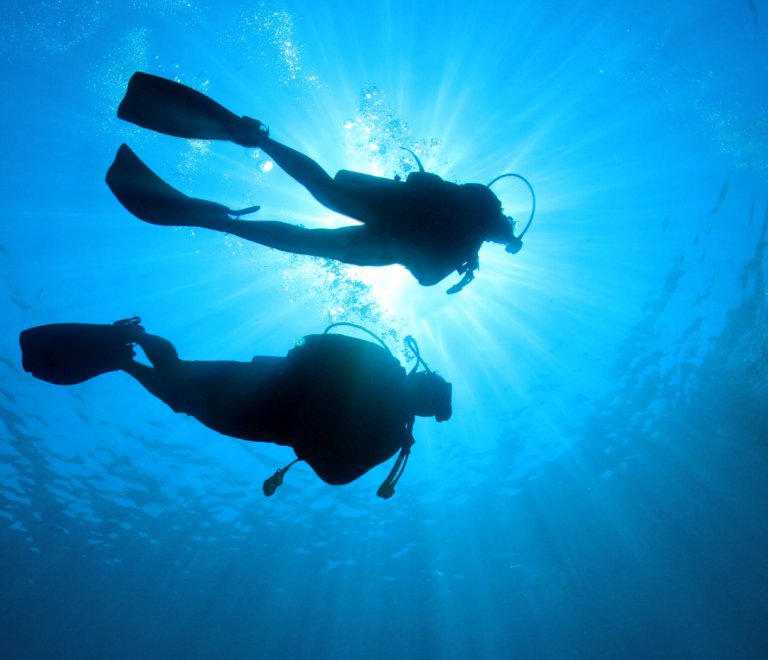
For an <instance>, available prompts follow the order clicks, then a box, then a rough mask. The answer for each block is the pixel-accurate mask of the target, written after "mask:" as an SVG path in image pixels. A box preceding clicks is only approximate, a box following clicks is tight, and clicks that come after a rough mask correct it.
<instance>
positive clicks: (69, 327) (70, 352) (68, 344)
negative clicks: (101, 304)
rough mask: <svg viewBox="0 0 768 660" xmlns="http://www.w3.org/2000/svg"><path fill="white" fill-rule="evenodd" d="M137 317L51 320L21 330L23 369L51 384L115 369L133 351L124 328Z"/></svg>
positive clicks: (129, 357) (79, 380)
mask: <svg viewBox="0 0 768 660" xmlns="http://www.w3.org/2000/svg"><path fill="white" fill-rule="evenodd" d="M140 321H141V319H139V318H138V317H134V318H132V319H126V320H125V321H116V322H115V323H114V324H112V325H93V324H90V323H53V324H50V325H39V326H37V327H35V328H29V329H28V330H24V331H23V332H22V333H21V335H19V344H20V345H21V363H22V366H23V367H24V371H27V372H29V373H31V374H32V375H33V376H34V377H35V378H39V379H40V380H44V381H46V382H48V383H53V384H54V385H75V384H76V383H82V382H85V381H86V380H90V379H91V378H94V377H96V376H99V375H101V374H105V373H107V372H108V371H117V370H118V369H120V367H121V366H122V365H123V364H125V363H126V362H127V361H129V360H131V359H132V358H133V356H134V355H136V353H135V352H134V350H133V348H132V343H131V341H130V340H129V339H128V337H129V336H130V335H129V333H128V332H127V331H126V329H127V327H128V326H137V325H138V323H139V322H140ZM142 329H143V328H142Z"/></svg>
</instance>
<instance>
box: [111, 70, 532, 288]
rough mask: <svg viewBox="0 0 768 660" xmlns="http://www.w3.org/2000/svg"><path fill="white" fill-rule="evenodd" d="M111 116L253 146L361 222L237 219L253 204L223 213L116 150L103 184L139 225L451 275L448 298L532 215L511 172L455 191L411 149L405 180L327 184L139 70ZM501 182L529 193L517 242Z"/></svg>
mask: <svg viewBox="0 0 768 660" xmlns="http://www.w3.org/2000/svg"><path fill="white" fill-rule="evenodd" d="M117 116H118V117H119V118H120V119H124V120H125V121H128V122H131V123H133V124H136V125H138V126H141V127H144V128H149V129H152V130H154V131H157V132H160V133H165V134H167V135H173V136H177V137H183V138H192V139H201V140H229V141H231V142H234V143H235V144H239V145H242V146H244V147H257V148H259V149H261V150H263V151H264V152H265V153H267V154H268V155H269V156H270V157H271V158H272V159H273V160H274V161H275V162H276V163H277V164H278V165H279V166H280V167H281V168H282V169H283V170H284V171H285V172H286V173H287V174H289V175H290V176H291V177H293V178H294V179H295V180H296V181H298V182H299V183H300V184H302V185H303V186H304V187H305V188H306V189H307V190H308V191H309V192H310V193H311V194H312V196H313V197H314V198H315V199H316V200H317V201H318V202H320V203H321V204H322V205H323V206H325V207H326V208H328V209H331V210H332V211H335V212H336V213H340V214H342V215H345V216H348V217H350V218H353V219H355V220H358V221H359V222H361V223H363V224H362V225H358V226H351V227H340V228H337V229H306V228H304V227H298V226H295V225H291V224H288V223H284V222H277V221H245V220H241V219H240V216H243V215H247V214H249V213H253V212H255V211H257V210H258V209H259V208H260V207H258V206H252V207H249V208H247V209H242V210H232V209H229V208H227V207H226V206H223V205H221V204H217V203H215V202H209V201H205V200H201V199H195V198H192V197H188V196H186V195H184V194H183V193H181V192H179V191H178V190H176V189H174V188H173V187H172V186H170V185H169V184H167V183H166V182H164V181H163V180H162V179H160V178H159V177H158V176H157V175H156V174H154V173H153V172H152V171H151V170H150V169H149V168H148V167H147V166H146V165H145V164H144V163H143V162H142V161H141V160H140V159H139V157H138V156H137V155H136V154H135V153H134V152H133V151H132V150H131V149H130V147H128V145H126V144H123V145H122V146H121V147H120V148H119V150H118V152H117V156H116V158H115V161H114V163H113V164H112V166H111V167H110V168H109V171H108V172H107V177H106V181H107V184H108V185H109V187H110V189H111V190H112V192H113V193H114V195H115V197H117V199H118V200H119V201H120V203H121V204H122V205H123V206H124V207H125V208H126V209H127V210H128V211H130V212H131V213H132V214H133V215H135V216H136V217H138V218H139V219H140V220H143V221H145V222H148V223H151V224H155V225H162V226H184V227H202V228H206V229H212V230H215V231H222V232H226V233H229V234H234V235H235V236H239V237H240V238H243V239H246V240H248V241H253V242H255V243H260V244H261V245H265V246H267V247H271V248H275V249H278V250H282V251H284V252H293V253H296V254H305V255H311V256H316V257H324V258H327V259H334V260H337V261H341V262H344V263H348V264H355V265H358V266H386V265H390V264H395V263H398V264H401V265H403V266H405V268H407V269H408V270H409V271H410V272H411V273H412V274H413V275H414V277H416V279H417V280H418V282H419V284H421V285H423V286H432V285H435V284H437V283H438V282H440V281H441V280H443V279H444V278H445V277H447V276H448V275H450V274H451V273H452V272H453V271H457V272H458V273H459V274H460V275H463V278H462V279H461V281H460V282H458V283H457V284H455V285H454V286H452V287H451V288H450V289H448V293H456V292H458V291H460V290H461V289H463V288H464V287H465V286H466V285H467V284H468V283H469V282H471V281H472V280H473V279H474V271H475V270H477V269H478V268H479V267H480V262H479V256H478V252H479V250H480V247H481V246H482V244H483V243H484V242H485V241H492V242H495V243H501V244H504V245H506V246H507V247H506V250H507V252H510V253H512V254H516V253H517V252H519V251H520V248H521V247H522V241H521V238H522V236H523V235H524V234H525V232H526V231H527V230H528V227H529V226H530V224H531V221H532V220H533V215H534V213H535V209H536V197H535V195H533V188H532V187H531V185H530V183H528V181H527V180H526V179H525V178H524V177H522V176H520V175H519V174H504V175H502V176H500V177H497V178H496V179H494V180H493V181H492V182H491V183H490V184H488V185H487V186H485V185H481V184H477V183H466V184H463V185H459V184H456V183H451V182H449V181H444V180H443V179H441V178H440V177H439V176H438V175H436V174H432V173H429V172H425V171H424V168H423V167H422V165H421V162H420V161H419V159H418V157H417V156H416V154H414V153H413V152H411V154H412V155H413V156H414V157H415V158H416V161H417V163H418V166H419V171H418V172H411V173H410V174H409V175H408V177H407V179H406V180H405V181H401V180H400V179H399V177H396V178H395V179H394V180H392V179H385V178H383V177H376V176H370V175H367V174H360V173H357V172H350V171H347V170H341V171H339V172H338V173H337V174H336V176H335V177H333V178H331V177H330V176H329V175H328V174H327V173H326V172H325V171H324V170H323V169H322V167H320V165H318V163H316V162H315V161H314V160H312V159H311V158H309V157H308V156H306V155H304V154H302V153H299V152H298V151H295V150H294V149H291V148H289V147H286V146H285V145H283V144H280V143H279V142H276V141H275V140H273V139H272V138H271V137H270V136H269V130H268V129H267V128H266V127H265V126H264V125H263V124H262V123H261V122H260V121H257V120H255V119H252V118H250V117H238V116H237V115H235V114H233V113H232V112H230V111H229V110H227V109H226V108H224V107H223V106H221V105H219V104H218V103H216V102H215V101H214V100H212V99H210V98H208V97H207V96H205V95H204V94H202V93H200V92H198V91H196V90H193V89H191V88H189V87H186V86H185V85H182V84H180V83H177V82H174V81H172V80H167V79H165V78H160V77H158V76H153V75H151V74H147V73H142V72H137V73H135V74H134V75H133V76H132V77H131V80H130V82H129V84H128V90H127V92H126V95H125V98H124V99H123V101H122V102H121V104H120V107H119V108H118V111H117ZM408 151H410V150H408ZM508 176H512V177H518V178H520V179H522V180H523V181H524V182H525V184H526V185H527V186H528V188H529V189H530V192H531V194H532V195H533V210H532V212H531V217H530V219H529V221H528V224H527V226H526V227H525V229H524V230H523V232H522V233H521V234H520V235H519V236H515V234H514V228H515V222H514V221H513V220H512V218H509V217H507V216H505V215H504V214H503V213H502V207H501V202H500V201H499V199H498V198H497V197H496V195H494V193H493V192H492V191H491V190H490V186H491V185H493V184H494V183H495V182H496V181H498V180H499V179H501V178H503V177H508ZM233 216H234V217H233Z"/></svg>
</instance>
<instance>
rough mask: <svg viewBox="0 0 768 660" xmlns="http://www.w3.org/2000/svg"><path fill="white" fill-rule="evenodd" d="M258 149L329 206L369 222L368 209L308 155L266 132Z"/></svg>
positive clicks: (333, 209) (361, 220)
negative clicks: (267, 134) (277, 140)
mask: <svg viewBox="0 0 768 660" xmlns="http://www.w3.org/2000/svg"><path fill="white" fill-rule="evenodd" d="M259 148H260V149H262V150H263V151H264V152H265V153H266V154H268V155H269V156H270V157H272V159H273V160H274V161H275V162H276V163H277V164H278V165H279V166H280V168H281V169H282V170H283V171H284V172H285V173H286V174H288V175H290V176H291V177H293V178H294V179H296V181H298V182H299V183H300V184H301V185H302V186H304V187H305V188H306V189H307V190H308V191H309V192H310V194H311V195H312V197H314V198H315V199H316V200H317V201H318V202H320V203H321V204H322V205H323V206H325V207H326V208H328V209H331V211H336V213H341V214H342V215H346V216H349V217H350V218H355V219H356V220H359V221H360V222H368V221H369V218H368V215H369V213H368V211H367V210H366V209H365V208H364V207H363V206H361V205H360V204H359V203H357V202H356V201H355V200H354V199H350V198H349V195H348V194H347V191H346V190H345V189H344V187H342V186H340V185H339V184H338V183H337V182H336V181H334V180H333V179H332V178H331V177H330V176H329V174H328V173H327V172H326V171H325V170H324V169H323V168H322V167H320V165H318V164H317V162H316V161H314V160H312V159H311V158H310V157H309V156H306V155H305V154H303V153H301V152H299V151H296V150H295V149H291V148H290V147H286V146H285V145H284V144H280V143H279V142H276V141H275V140H273V139H272V138H270V137H267V136H266V135H263V136H262V137H260V138H259Z"/></svg>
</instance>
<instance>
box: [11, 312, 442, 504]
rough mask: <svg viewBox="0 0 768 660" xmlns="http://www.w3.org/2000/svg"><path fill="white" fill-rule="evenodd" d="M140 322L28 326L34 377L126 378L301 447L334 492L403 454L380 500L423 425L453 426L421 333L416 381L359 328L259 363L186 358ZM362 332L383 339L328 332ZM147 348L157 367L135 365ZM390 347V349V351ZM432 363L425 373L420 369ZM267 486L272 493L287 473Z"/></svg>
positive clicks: (256, 434) (203, 415)
mask: <svg viewBox="0 0 768 660" xmlns="http://www.w3.org/2000/svg"><path fill="white" fill-rule="evenodd" d="M140 322H141V319H139V318H138V317H133V318H130V319H125V320H123V321H116V322H115V323H113V324H112V325H94V324H87V323H55V324H50V325H42V326H37V327H34V328H29V329H27V330H24V331H23V332H22V333H21V335H20V337H19V343H20V344H21V350H22V364H23V366H24V370H25V371H27V372H31V373H32V375H33V376H34V377H35V378H38V379H40V380H44V381H46V382H49V383H54V384H56V385H73V384H75V383H82V382H84V381H86V380H89V379H91V378H94V377H95V376H98V375H100V374H104V373H107V372H109V371H118V370H119V371H124V372H125V373H127V374H129V375H130V376H133V378H135V379H136V380H137V381H138V382H139V383H141V385H143V386H144V388H145V389H146V390H147V391H149V392H150V393H151V394H154V395H155V396H156V397H158V398H159V399H160V400H161V401H163V402H164V403H166V404H167V405H168V406H170V407H171V409H173V410H174V412H177V413H186V414H187V415H191V416H192V417H194V418H195V419H197V420H198V421H199V422H201V423H203V424H204V425H205V426H207V427H208V428H210V429H213V430H214V431H218V432H219V433H221V434H223V435H227V436H230V437H233V438H239V439H241V440H249V441H252V442H271V443H274V444H277V445H283V446H288V447H292V448H293V450H294V451H295V453H296V456H297V458H296V460H295V461H293V463H296V462H297V461H302V460H303V461H306V462H307V463H308V464H309V465H310V467H311V468H312V469H313V470H314V471H315V472H316V473H317V475H318V476H319V477H320V478H321V479H322V480H323V481H325V482H326V483H328V484H331V485H334V486H336V485H343V484H348V483H350V482H352V481H354V480H355V479H357V478H358V477H360V476H362V475H363V474H365V473H366V472H368V470H370V469H372V468H373V467H375V466H377V465H379V464H380V463H383V462H384V461H387V460H389V459H390V458H392V456H394V455H395V454H396V453H397V452H398V451H399V452H400V455H399V456H398V458H397V460H396V462H395V464H394V467H393V468H392V470H391V472H390V473H389V476H388V477H387V479H386V481H384V483H383V484H382V485H381V487H380V488H379V490H378V492H377V494H378V495H379V497H382V498H384V499H388V498H390V497H391V496H392V495H393V494H394V492H395V485H396V484H397V481H398V480H399V478H400V476H401V475H402V473H403V470H404V469H405V465H406V463H407V461H408V455H409V454H410V451H411V446H412V445H413V444H414V439H413V425H414V421H415V417H416V416H419V417H432V416H434V417H435V419H436V420H437V421H438V422H443V421H446V420H448V419H450V417H451V414H452V408H451V391H452V387H451V384H450V383H448V382H447V381H445V380H444V379H443V378H442V377H441V376H439V375H438V374H436V373H435V372H433V371H430V370H429V368H428V367H427V365H426V364H425V363H424V361H423V360H422V359H421V355H420V353H419V350H418V345H417V344H416V342H415V340H413V338H412V337H406V344H407V345H408V347H409V348H410V349H411V351H412V352H413V353H414V355H415V356H416V365H415V366H414V367H413V368H412V369H411V371H410V372H409V373H407V374H406V371H405V369H404V368H403V367H402V366H400V362H399V361H398V360H397V358H395V357H394V356H393V355H392V354H391V352H390V351H389V349H388V348H387V346H386V344H384V342H382V341H381V339H379V338H378V337H376V335H373V333H371V332H369V331H368V330H365V328H361V327H360V326H354V324H350V323H336V324H333V325H331V326H329V327H328V328H326V330H325V333H323V334H322V335H308V336H306V337H304V339H303V340H300V341H299V342H297V345H296V346H295V347H294V348H292V349H291V350H290V351H289V352H288V354H287V356H286V357H270V356H256V357H254V358H253V359H252V360H251V361H250V362H235V361H205V362H197V361H188V360H181V359H179V356H178V353H177V352H176V349H175V348H174V347H173V344H171V343H170V342H169V341H168V340H167V339H163V338H162V337H158V336H156V335H150V334H147V333H146V332H145V331H144V328H142V327H141V326H140V325H139V323H140ZM338 325H353V326H354V327H356V328H358V329H360V330H363V331H365V332H368V333H369V334H371V335H372V336H374V337H375V338H376V339H377V340H378V341H379V342H380V343H381V346H378V345H376V344H374V343H372V342H369V341H364V340H362V339H356V338H353V337H347V336H344V335H336V334H329V333H328V331H329V330H330V329H331V328H333V327H335V326H338ZM136 344H138V345H139V346H140V347H141V348H142V349H143V350H144V353H145V355H146V356H147V358H148V359H149V361H150V362H151V363H152V366H151V367H150V366H147V365H145V364H142V363H140V362H137V361H136V360H134V359H133V358H134V356H135V355H136V353H135V351H134V350H133V347H134V345H136ZM382 346H383V348H382ZM419 365H423V367H424V369H425V370H424V371H417V369H418V367H419ZM293 463H291V464H289V465H288V466H287V467H285V468H283V469H281V470H278V471H277V472H276V473H275V474H274V475H273V476H272V477H270V478H269V479H267V480H266V481H265V483H264V494H265V495H267V496H270V495H272V494H273V493H274V492H275V489H276V488H277V487H278V486H279V485H280V484H282V482H283V477H284V475H285V472H286V471H287V470H288V468H289V467H290V466H291V465H293Z"/></svg>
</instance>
